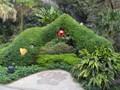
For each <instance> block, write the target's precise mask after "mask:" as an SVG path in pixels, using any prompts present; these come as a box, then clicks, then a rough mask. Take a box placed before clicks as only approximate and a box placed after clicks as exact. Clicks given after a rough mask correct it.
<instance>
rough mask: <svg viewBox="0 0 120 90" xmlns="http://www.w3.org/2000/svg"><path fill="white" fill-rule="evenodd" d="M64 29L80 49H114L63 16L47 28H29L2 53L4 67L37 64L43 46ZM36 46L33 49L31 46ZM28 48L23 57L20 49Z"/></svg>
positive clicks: (65, 15) (103, 39)
mask: <svg viewBox="0 0 120 90" xmlns="http://www.w3.org/2000/svg"><path fill="white" fill-rule="evenodd" d="M61 28H62V29H64V30H65V33H67V32H69V34H70V36H72V38H73V39H74V40H75V42H76V44H77V46H78V47H79V49H83V48H86V49H88V51H91V52H92V51H94V49H95V46H96V47H100V46H105V47H107V48H112V44H111V43H110V41H108V40H107V39H105V38H103V37H100V36H98V35H96V34H95V33H94V32H93V31H92V30H90V29H88V28H86V27H85V26H81V25H79V24H78V23H77V22H76V21H75V20H74V19H73V18H72V17H70V16H69V15H67V14H63V15H61V16H60V17H59V18H57V19H56V20H55V21H54V22H52V23H51V24H49V25H47V26H46V27H42V28H40V27H34V28H29V29H27V30H25V31H24V32H22V33H21V34H20V35H19V36H18V37H16V39H15V40H14V41H13V43H12V44H10V45H9V46H8V47H6V48H4V49H2V50H1V51H0V61H2V62H3V65H11V64H13V63H14V64H17V65H29V64H31V63H34V62H35V59H36V58H35V57H36V55H37V54H38V52H39V49H40V48H41V46H43V45H45V43H47V42H49V41H50V40H52V39H54V38H56V34H57V31H58V30H60V29H61ZM32 45H33V46H34V47H33V48H32V47H31V46H32ZM20 48H26V49H27V50H28V52H27V54H26V55H24V56H22V55H21V54H20V51H19V49H20Z"/></svg>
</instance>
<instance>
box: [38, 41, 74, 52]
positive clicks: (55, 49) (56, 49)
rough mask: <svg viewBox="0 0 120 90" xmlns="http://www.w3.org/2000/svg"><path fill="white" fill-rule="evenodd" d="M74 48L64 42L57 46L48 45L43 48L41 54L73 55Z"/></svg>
mask: <svg viewBox="0 0 120 90" xmlns="http://www.w3.org/2000/svg"><path fill="white" fill-rule="evenodd" d="M72 52H73V47H72V46H69V45H68V44H65V43H64V42H60V43H57V44H53V45H52V44H51V43H47V44H46V45H45V46H44V47H42V48H41V50H40V54H65V53H72Z"/></svg>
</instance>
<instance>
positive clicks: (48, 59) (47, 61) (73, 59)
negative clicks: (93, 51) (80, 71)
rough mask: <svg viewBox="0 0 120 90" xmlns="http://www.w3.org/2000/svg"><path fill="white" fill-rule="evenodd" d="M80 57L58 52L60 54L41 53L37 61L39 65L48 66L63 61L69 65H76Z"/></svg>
mask: <svg viewBox="0 0 120 90" xmlns="http://www.w3.org/2000/svg"><path fill="white" fill-rule="evenodd" d="M79 61H80V59H79V58H78V57H77V56H76V55H75V54H60V55H42V56H39V58H38V60H37V62H38V64H39V65H41V66H45V67H47V66H49V65H51V64H56V63H61V62H62V63H65V64H69V65H72V66H74V65H76V64H78V62H79Z"/></svg>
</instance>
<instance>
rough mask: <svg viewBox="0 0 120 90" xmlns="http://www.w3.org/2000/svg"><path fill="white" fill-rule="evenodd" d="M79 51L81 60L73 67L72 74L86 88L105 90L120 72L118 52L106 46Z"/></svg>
mask: <svg viewBox="0 0 120 90" xmlns="http://www.w3.org/2000/svg"><path fill="white" fill-rule="evenodd" d="M80 52H81V59H82V60H81V61H80V63H79V64H77V65H75V67H74V68H73V75H74V76H75V77H76V78H78V80H80V81H81V82H82V84H83V85H84V86H85V88H86V89H87V90H99V89H100V90H106V89H109V88H110V85H111V84H112V82H113V81H114V79H115V77H116V75H118V73H119V72H120V54H118V53H115V52H112V50H111V49H108V48H103V47H101V48H99V49H96V50H95V51H94V52H93V53H89V52H88V51H87V50H86V49H84V50H82V51H80Z"/></svg>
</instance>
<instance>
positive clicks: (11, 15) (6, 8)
mask: <svg viewBox="0 0 120 90" xmlns="http://www.w3.org/2000/svg"><path fill="white" fill-rule="evenodd" d="M16 16H17V11H16V9H14V6H13V4H11V3H4V2H0V18H1V19H3V22H5V21H6V20H8V19H12V20H13V21H16Z"/></svg>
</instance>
